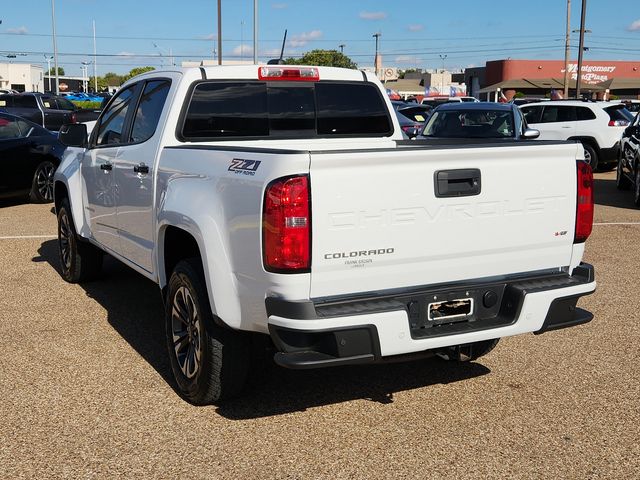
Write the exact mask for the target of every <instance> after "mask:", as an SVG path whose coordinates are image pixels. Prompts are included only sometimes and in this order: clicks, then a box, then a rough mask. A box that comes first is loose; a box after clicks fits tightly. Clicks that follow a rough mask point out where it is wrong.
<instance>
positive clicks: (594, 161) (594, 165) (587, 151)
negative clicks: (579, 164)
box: [582, 143, 598, 172]
mask: <svg viewBox="0 0 640 480" xmlns="http://www.w3.org/2000/svg"><path fill="white" fill-rule="evenodd" d="M582 146H583V147H584V159H585V160H586V162H587V163H588V164H589V165H591V170H593V171H594V172H595V171H596V170H598V154H597V153H596V150H595V149H594V148H593V147H592V146H591V145H589V144H588V143H583V144H582Z"/></svg>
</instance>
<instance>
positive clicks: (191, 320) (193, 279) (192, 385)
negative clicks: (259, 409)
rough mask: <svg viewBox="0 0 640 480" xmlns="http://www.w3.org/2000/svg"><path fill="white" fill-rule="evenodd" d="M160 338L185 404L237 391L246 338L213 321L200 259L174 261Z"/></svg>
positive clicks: (243, 374) (245, 363) (246, 357)
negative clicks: (162, 340) (164, 340)
mask: <svg viewBox="0 0 640 480" xmlns="http://www.w3.org/2000/svg"><path fill="white" fill-rule="evenodd" d="M165 335H166V341H167V349H168V353H169V358H170V363H171V370H172V372H173V376H174V378H175V380H176V384H177V387H178V393H179V394H180V395H181V396H182V397H183V398H185V399H186V400H187V401H188V402H191V403H193V404H194V405H208V404H211V403H215V402H218V401H220V400H223V399H227V398H231V397H234V396H237V395H238V394H239V393H240V392H241V391H242V389H243V387H244V385H245V382H246V379H247V374H248V371H249V363H250V357H251V348H250V347H251V342H250V338H249V337H248V336H247V335H246V334H243V333H242V332H235V331H232V330H229V329H225V328H223V327H220V326H219V325H217V324H216V323H215V319H214V316H213V313H212V312H211V307H210V304H209V296H208V294H207V288H206V283H205V279H204V272H203V271H202V263H201V261H200V259H199V258H190V259H187V260H182V261H180V262H178V264H177V265H176V267H175V269H174V270H173V273H172V274H171V278H170V280H169V285H168V288H167V296H166V301H165Z"/></svg>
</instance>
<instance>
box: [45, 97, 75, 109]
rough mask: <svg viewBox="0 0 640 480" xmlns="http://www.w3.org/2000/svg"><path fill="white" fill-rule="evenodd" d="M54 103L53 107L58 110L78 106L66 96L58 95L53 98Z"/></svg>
mask: <svg viewBox="0 0 640 480" xmlns="http://www.w3.org/2000/svg"><path fill="white" fill-rule="evenodd" d="M52 100H53V101H54V104H53V106H52V107H51V108H57V109H58V110H75V109H76V107H75V106H74V105H73V103H71V102H70V101H69V100H67V99H66V98H62V97H58V98H54V99H52Z"/></svg>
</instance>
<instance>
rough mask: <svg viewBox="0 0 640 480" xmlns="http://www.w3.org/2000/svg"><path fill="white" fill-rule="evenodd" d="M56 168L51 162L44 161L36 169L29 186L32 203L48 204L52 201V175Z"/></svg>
mask: <svg viewBox="0 0 640 480" xmlns="http://www.w3.org/2000/svg"><path fill="white" fill-rule="evenodd" d="M54 173H56V166H55V165H54V164H53V162H50V161H48V160H47V161H44V162H42V163H41V164H40V165H38V167H37V168H36V171H35V173H34V174H33V182H32V184H31V194H30V195H29V197H30V199H31V201H32V202H34V203H50V202H52V201H53V174H54Z"/></svg>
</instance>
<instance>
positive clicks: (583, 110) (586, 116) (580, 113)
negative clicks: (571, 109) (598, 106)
mask: <svg viewBox="0 0 640 480" xmlns="http://www.w3.org/2000/svg"><path fill="white" fill-rule="evenodd" d="M576 119H577V120H595V119H596V114H595V113H593V112H592V111H591V109H590V108H587V107H577V108H576Z"/></svg>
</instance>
